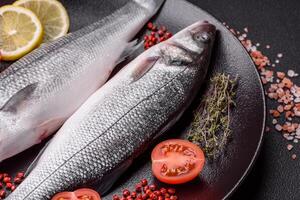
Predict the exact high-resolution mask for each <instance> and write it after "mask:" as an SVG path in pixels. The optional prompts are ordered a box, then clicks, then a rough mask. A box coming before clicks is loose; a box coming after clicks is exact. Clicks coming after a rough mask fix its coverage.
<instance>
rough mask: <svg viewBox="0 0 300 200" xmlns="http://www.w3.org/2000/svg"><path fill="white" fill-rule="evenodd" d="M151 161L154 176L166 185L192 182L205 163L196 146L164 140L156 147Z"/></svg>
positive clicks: (176, 140)
mask: <svg viewBox="0 0 300 200" xmlns="http://www.w3.org/2000/svg"><path fill="white" fill-rule="evenodd" d="M151 159H152V172H153V174H154V176H155V177H156V178H157V179H158V180H160V181H161V182H164V183H168V184H181V183H186V182H188V181H191V180H193V179H194V178H196V177H197V176H198V175H199V174H200V172H201V171H202V169H203V166H204V163H205V157H204V153H203V151H202V150H201V149H200V148H199V147H198V146H197V145H195V144H193V143H191V142H189V141H186V140H180V139H171V140H166V141H163V142H161V143H160V144H158V145H156V147H155V148H154V149H153V151H152V154H151Z"/></svg>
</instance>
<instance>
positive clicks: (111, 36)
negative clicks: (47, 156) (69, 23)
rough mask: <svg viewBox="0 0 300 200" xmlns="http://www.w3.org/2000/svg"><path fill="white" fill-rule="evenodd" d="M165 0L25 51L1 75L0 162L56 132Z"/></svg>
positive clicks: (138, 4) (131, 6) (139, 0)
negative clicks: (19, 58) (30, 50)
mask: <svg viewBox="0 0 300 200" xmlns="http://www.w3.org/2000/svg"><path fill="white" fill-rule="evenodd" d="M163 1H164V0H130V1H129V2H128V3H127V4H125V5H124V6H123V7H121V8H120V9H119V10H117V11H116V12H114V13H113V14H111V15H109V16H108V17H106V18H103V19H102V20H101V21H99V22H96V23H94V24H92V25H90V26H88V27H86V28H83V29H81V30H79V31H77V32H74V33H71V34H69V35H67V36H66V37H63V38H61V39H59V40H57V41H55V42H53V43H51V44H48V45H42V47H41V48H39V49H38V50H36V51H34V52H33V53H31V54H29V55H28V56H25V57H24V58H23V59H21V60H20V61H18V62H16V63H15V64H13V65H12V66H10V67H9V68H8V69H7V70H5V71H4V72H2V73H1V74H0V162H1V161H2V160H4V159H6V158H9V157H11V156H13V155H15V154H17V153H19V152H21V151H23V150H25V149H27V148H29V147H31V146H32V145H34V144H37V143H39V142H40V141H41V140H42V139H43V138H45V137H47V136H49V135H50V134H52V133H53V132H55V131H56V130H57V129H58V128H59V127H60V126H61V125H62V124H63V123H64V122H65V120H66V119H67V118H68V117H70V116H71V115H72V114H73V113H74V112H75V111H76V110H77V109H78V108H79V107H80V105H82V104H83V103H84V102H85V101H86V100H87V98H88V97H89V96H90V95H92V94H93V93H94V92H95V91H96V90H97V89H98V88H99V87H100V86H102V85H103V84H104V83H105V82H106V81H107V79H108V77H109V75H110V74H111V71H112V70H113V69H114V67H115V66H116V65H117V63H118V62H119V61H120V60H122V59H123V58H124V56H126V54H129V53H130V51H131V50H132V49H134V48H135V47H134V43H136V42H131V43H130V42H129V41H130V40H131V39H132V38H133V37H134V36H135V35H136V34H137V32H138V31H139V30H140V29H141V28H142V27H143V26H144V24H145V23H146V22H147V21H148V20H149V19H150V18H151V17H152V16H153V15H154V14H155V13H156V11H157V10H158V8H159V7H160V6H161V5H162V3H163Z"/></svg>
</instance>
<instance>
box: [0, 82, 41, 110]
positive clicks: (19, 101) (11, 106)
mask: <svg viewBox="0 0 300 200" xmlns="http://www.w3.org/2000/svg"><path fill="white" fill-rule="evenodd" d="M37 86H38V83H33V84H30V85H27V86H26V87H24V88H23V89H21V90H20V91H18V92H17V93H16V94H14V95H13V96H12V97H11V98H10V99H9V100H8V101H7V102H6V103H5V104H4V106H3V107H2V108H1V109H0V111H3V112H12V113H16V112H18V110H20V109H21V108H22V107H24V106H25V105H24V104H25V102H26V100H28V99H29V97H30V96H31V95H32V93H33V92H34V91H35V90H36V88H37Z"/></svg>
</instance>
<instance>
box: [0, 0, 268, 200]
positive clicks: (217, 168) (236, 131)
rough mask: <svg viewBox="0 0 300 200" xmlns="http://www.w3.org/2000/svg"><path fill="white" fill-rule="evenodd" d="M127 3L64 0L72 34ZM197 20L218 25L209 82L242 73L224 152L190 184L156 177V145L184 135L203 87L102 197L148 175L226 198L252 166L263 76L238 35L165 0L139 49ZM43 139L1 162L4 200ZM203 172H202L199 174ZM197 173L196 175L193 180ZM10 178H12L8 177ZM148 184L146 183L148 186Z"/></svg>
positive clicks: (183, 194) (209, 198)
mask: <svg viewBox="0 0 300 200" xmlns="http://www.w3.org/2000/svg"><path fill="white" fill-rule="evenodd" d="M126 2H127V1H126V0H118V1H117V0H111V1H95V0H88V1H86V0H77V1H62V3H63V4H64V6H65V7H66V8H67V11H68V13H69V15H70V22H71V24H70V25H71V26H70V32H73V31H76V30H78V29H79V28H81V27H83V26H86V25H88V24H90V23H92V22H95V21H97V20H98V19H99V18H102V17H104V16H107V15H109V14H110V13H112V12H113V11H114V10H115V9H117V8H118V7H121V6H122V5H124V4H125V3H126ZM8 3H12V1H10V0H4V1H1V2H0V6H2V5H4V4H8ZM199 20H207V21H209V22H210V23H212V24H214V25H215V26H216V28H217V37H216V41H215V46H214V49H213V53H212V59H211V64H210V67H209V74H208V76H207V80H209V79H210V78H211V77H213V76H214V75H215V74H216V73H220V72H221V73H225V74H227V75H230V76H231V77H238V83H237V87H236V97H235V104H236V105H235V107H234V108H233V109H232V111H231V112H230V129H231V130H232V133H231V137H230V139H229V142H228V145H226V147H225V150H224V152H223V153H222V155H221V156H220V157H219V158H218V159H217V160H213V161H211V160H209V159H206V161H205V164H204V165H203V168H202V169H200V170H197V172H198V173H196V176H195V175H194V174H193V175H192V178H191V177H189V178H188V179H187V180H191V179H192V180H191V181H189V182H187V183H183V184H176V185H169V184H166V183H163V182H161V181H159V179H157V178H155V176H153V173H152V164H151V152H152V150H153V148H154V147H155V146H156V145H157V144H159V143H160V142H162V141H165V140H168V139H171V138H172V139H174V138H181V139H186V137H187V132H188V128H189V127H190V125H191V121H192V119H193V116H194V115H193V112H194V110H195V108H197V106H198V105H199V103H200V101H201V98H202V96H201V94H202V92H203V91H200V92H199V94H198V96H197V98H196V100H195V101H194V102H193V103H192V106H191V107H190V109H188V110H187V112H185V113H184V115H183V116H182V118H181V119H180V120H179V122H178V123H176V125H175V126H174V127H172V128H171V129H170V130H169V131H167V132H166V133H165V134H164V135H163V136H161V137H158V138H157V139H156V140H155V141H153V142H151V143H150V142H149V146H148V151H147V152H146V153H144V154H143V155H142V156H140V157H139V158H137V159H135V161H134V162H133V164H132V166H131V167H130V168H129V169H128V170H127V171H126V172H125V173H124V174H123V175H122V176H121V178H120V179H118V181H117V182H116V183H115V184H114V185H113V186H112V188H111V189H110V190H109V191H108V192H107V193H106V194H101V199H102V200H111V199H113V196H114V195H118V196H120V197H121V196H122V193H123V192H124V191H123V190H124V189H128V190H130V191H133V190H135V188H136V187H138V190H139V189H141V190H143V189H144V186H139V185H136V184H137V183H138V182H139V181H140V180H143V179H146V180H147V181H148V183H149V184H150V185H151V184H154V185H155V187H157V188H163V189H162V191H163V192H166V191H165V190H164V188H174V189H175V190H176V198H177V197H178V199H184V200H219V199H226V198H228V197H229V196H230V195H231V194H232V193H233V192H234V191H235V189H236V188H237V187H238V186H239V185H240V184H241V182H242V181H243V180H244V179H245V177H246V175H247V174H248V172H249V171H250V169H251V167H252V166H253V164H254V162H255V159H256V157H257V155H258V152H259V149H260V145H261V141H262V135H263V130H264V126H265V100H264V93H263V89H262V84H261V82H260V77H259V75H258V73H257V71H256V69H255V66H254V64H253V62H252V60H251V58H250V56H249V55H248V53H247V51H246V50H245V49H244V48H243V46H242V45H241V44H240V42H239V41H238V39H237V38H235V36H234V35H232V34H231V32H230V31H229V30H227V29H226V28H225V27H224V26H223V25H222V23H221V22H219V21H218V20H217V19H215V18H214V17H212V16H211V15H210V14H208V13H207V12H205V11H203V10H202V9H201V8H198V7H195V6H193V5H192V4H190V3H188V2H186V1H184V0H167V1H166V2H165V3H164V5H163V7H162V9H161V10H160V11H159V14H158V15H157V16H156V17H155V18H154V19H153V20H151V24H149V23H148V25H146V27H145V28H144V30H142V31H141V32H140V33H139V34H138V37H140V40H141V41H143V43H144V46H143V48H142V47H141V48H140V52H142V51H144V49H147V48H151V47H152V46H153V45H155V44H157V43H159V42H162V41H164V40H166V39H167V38H169V37H171V36H172V34H176V33H177V32H178V31H179V30H182V29H183V28H184V27H187V26H189V25H191V24H193V23H194V22H196V21H199ZM147 26H151V27H147ZM152 32H153V33H152ZM146 36H147V37H146ZM79 59H80V58H79ZM10 64H11V63H7V62H0V71H2V70H3V69H4V68H7V67H9V65H10ZM99 76H100V75H99ZM0 128H1V127H0ZM45 143H46V142H44V143H42V144H39V145H36V146H34V147H32V148H30V149H28V150H26V151H25V152H23V153H21V154H18V155H17V156H14V157H12V158H10V159H8V160H5V161H4V162H2V163H1V164H0V173H7V174H8V175H7V176H6V177H8V178H6V182H7V183H11V185H10V184H8V187H7V186H6V187H4V188H3V189H2V188H1V187H0V198H3V197H5V196H7V195H9V193H10V191H11V190H14V189H15V187H18V185H19V183H20V182H22V181H23V180H24V174H22V176H21V174H19V175H17V173H18V172H22V171H26V169H27V167H28V166H29V165H30V163H31V162H32V161H33V159H34V158H35V157H36V155H37V154H38V152H39V150H40V149H42V147H43V146H44V144H45ZM203 150H204V149H203ZM204 151H205V150H204ZM200 157H201V156H200ZM201 170H202V171H201ZM200 171H201V173H199V172H200ZM26 175H27V174H25V178H26ZM2 176H3V174H2ZM194 176H195V178H193V177H194ZM9 178H10V180H8V179H9ZM0 180H1V183H2V184H6V183H4V182H3V181H2V180H3V179H1V174H0ZM165 182H166V181H165ZM148 183H147V184H145V185H146V186H148V187H149V189H150V185H148ZM172 183H173V182H172ZM141 184H142V183H141ZM152 187H153V186H152ZM4 189H5V190H4ZM145 189H148V188H145ZM150 190H151V189H150ZM154 191H156V189H154ZM160 192H161V191H160ZM125 193H126V191H125ZM166 193H168V192H166ZM169 193H173V191H172V190H170V191H169ZM174 198H175V197H174Z"/></svg>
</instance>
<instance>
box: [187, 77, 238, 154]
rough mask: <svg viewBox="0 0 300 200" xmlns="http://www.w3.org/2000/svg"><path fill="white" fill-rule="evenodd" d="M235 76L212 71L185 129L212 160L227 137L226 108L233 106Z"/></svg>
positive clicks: (228, 128)
mask: <svg viewBox="0 0 300 200" xmlns="http://www.w3.org/2000/svg"><path fill="white" fill-rule="evenodd" d="M236 84H237V78H235V79H231V78H230V76H229V75H225V74H220V73H218V74H216V75H214V76H213V77H212V78H211V79H210V81H209V85H208V89H207V90H206V92H205V93H204V95H203V99H202V100H201V102H200V104H199V106H198V108H197V109H196V111H195V113H194V119H193V122H192V125H191V128H190V129H189V132H188V136H187V138H188V140H190V141H192V142H194V143H196V144H198V145H200V146H201V147H202V149H203V150H204V152H205V154H206V156H207V157H208V158H213V159H216V158H217V157H219V155H221V153H222V152H223V151H224V149H225V146H226V144H227V143H228V140H229V138H230V136H231V133H232V131H231V129H230V127H229V124H230V110H231V108H232V107H233V106H235V102H234V98H235V95H236V93H235V88H236Z"/></svg>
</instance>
